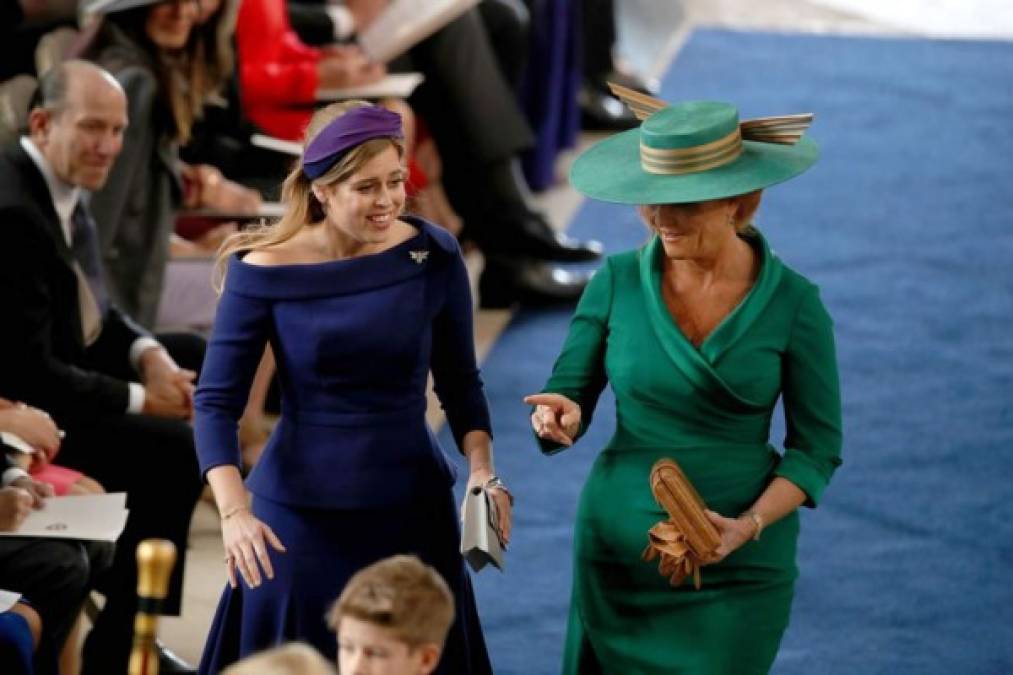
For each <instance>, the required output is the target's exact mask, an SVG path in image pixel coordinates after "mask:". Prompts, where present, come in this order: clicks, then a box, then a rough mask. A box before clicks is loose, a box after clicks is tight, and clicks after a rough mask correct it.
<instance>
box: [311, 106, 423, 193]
mask: <svg viewBox="0 0 1013 675" xmlns="http://www.w3.org/2000/svg"><path fill="white" fill-rule="evenodd" d="M373 138H404V132H402V131H401V116H400V115H398V114H397V113H395V112H391V111H389V110H387V109H386V108H380V107H377V106H373V105H368V106H360V107H358V108H352V109H351V110H349V111H347V112H346V113H344V114H343V115H341V117H338V118H337V119H335V120H332V121H331V123H330V124H328V125H327V126H326V127H324V128H323V129H322V130H321V131H320V133H318V134H317V135H316V137H315V138H314V139H313V140H312V141H310V144H309V145H308V146H306V152H304V153H303V158H302V171H303V173H304V174H306V177H307V178H309V179H310V180H316V179H317V178H319V177H320V176H323V175H324V174H325V173H327V172H328V171H329V170H330V169H331V167H333V166H334V165H335V164H337V163H338V161H339V160H340V159H341V158H342V157H343V156H344V155H345V153H347V152H348V151H349V150H351V149H352V148H354V147H355V146H357V145H361V144H362V143H364V142H366V141H368V140H371V139H373Z"/></svg>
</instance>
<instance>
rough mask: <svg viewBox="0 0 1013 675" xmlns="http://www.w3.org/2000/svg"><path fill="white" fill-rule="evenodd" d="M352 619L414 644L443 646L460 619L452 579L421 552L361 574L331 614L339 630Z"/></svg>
mask: <svg viewBox="0 0 1013 675" xmlns="http://www.w3.org/2000/svg"><path fill="white" fill-rule="evenodd" d="M344 617H350V618H353V619H358V620H359V621H364V622H366V623H370V624H373V625H376V626H380V627H382V628H384V629H386V631H388V633H389V634H390V635H391V636H393V637H394V638H396V639H397V640H398V641H401V642H404V643H405V644H407V645H408V646H409V647H413V648H414V647H418V646H420V645H424V644H434V645H438V646H439V647H441V648H442V646H443V643H444V642H445V641H446V639H447V633H448V631H449V630H450V625H451V624H452V623H453V622H454V598H453V595H451V593H450V589H449V588H447V583H446V582H445V581H444V580H443V578H442V577H441V576H440V575H439V573H438V572H437V571H436V570H434V569H433V568H432V567H429V566H428V565H425V564H423V563H422V561H420V560H419V559H418V558H416V557H415V556H410V555H398V556H394V557H391V558H387V559H385V560H381V561H380V562H377V563H374V564H372V565H370V566H369V567H366V568H365V569H363V570H360V571H359V572H358V573H356V574H355V575H354V576H353V577H352V578H351V579H350V580H349V582H348V584H347V585H346V586H345V590H343V591H342V592H341V596H340V597H339V598H338V600H337V602H335V603H334V606H333V607H332V608H331V610H330V612H329V613H328V615H327V623H328V625H329V626H330V627H331V628H332V629H333V630H335V631H337V630H338V629H339V626H340V624H341V619H343V618H344Z"/></svg>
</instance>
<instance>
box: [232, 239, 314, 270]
mask: <svg viewBox="0 0 1013 675" xmlns="http://www.w3.org/2000/svg"><path fill="white" fill-rule="evenodd" d="M318 258H319V254H318V253H317V252H316V251H314V250H313V249H312V248H311V247H310V246H308V245H307V243H306V242H305V241H304V238H303V237H302V236H300V235H299V234H297V235H296V236H294V237H292V238H291V239H289V240H288V241H283V242H281V243H280V244H274V245H272V246H268V247H266V248H258V249H255V250H253V251H250V252H249V253H247V254H246V255H245V256H243V262H245V263H248V264H250V265H257V266H260V267H272V266H276V265H302V264H305V263H314V262H320V261H319V260H318Z"/></svg>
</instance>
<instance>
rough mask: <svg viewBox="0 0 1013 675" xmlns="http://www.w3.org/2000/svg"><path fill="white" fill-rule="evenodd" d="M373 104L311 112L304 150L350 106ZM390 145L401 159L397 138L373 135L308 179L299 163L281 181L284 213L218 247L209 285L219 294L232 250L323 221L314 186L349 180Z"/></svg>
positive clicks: (273, 241)
mask: <svg viewBox="0 0 1013 675" xmlns="http://www.w3.org/2000/svg"><path fill="white" fill-rule="evenodd" d="M368 105H372V104H371V103H367V102H366V101H357V100H352V101H341V102H339V103H332V104H331V105H329V106H327V107H326V108H321V109H320V110H318V111H317V112H316V113H314V115H313V118H312V119H311V120H310V123H309V125H308V126H307V127H306V134H305V136H304V138H303V152H305V151H306V147H307V146H308V145H309V144H310V143H311V142H312V141H313V139H314V138H316V136H317V134H319V133H320V132H321V131H322V130H323V128H324V127H326V126H327V125H328V124H330V123H331V122H333V121H334V120H336V119H337V118H339V117H341V116H342V115H344V114H345V113H346V112H348V111H349V110H352V109H353V108H361V107H363V106H368ZM391 146H393V147H394V148H395V149H396V150H397V154H398V157H399V158H401V159H404V154H405V148H404V143H403V142H402V141H401V139H399V138H393V137H389V138H374V139H371V140H368V141H365V142H364V143H362V144H360V145H357V146H355V147H354V148H352V149H351V150H350V151H348V152H347V153H346V154H345V155H344V156H343V157H342V158H341V159H340V160H339V161H338V163H337V164H335V165H334V166H333V167H331V168H330V169H329V170H328V171H327V173H325V174H324V175H322V176H320V177H319V178H317V179H316V180H313V181H311V180H310V179H309V178H307V177H306V174H304V173H303V170H302V162H298V163H297V164H296V165H295V166H294V167H293V168H292V170H291V171H290V172H289V174H288V176H287V177H286V178H285V182H284V183H282V188H281V200H282V202H283V203H284V204H285V213H284V214H283V215H282V216H281V218H280V219H279V220H278V221H276V222H274V223H261V224H259V225H254V226H253V227H250V228H247V229H245V230H241V231H240V232H236V233H235V234H233V235H231V236H229V237H228V238H227V239H226V240H225V241H224V242H222V245H221V247H219V249H218V254H217V257H216V260H215V266H214V272H213V275H212V284H213V285H214V288H215V290H216V291H217V292H218V293H219V294H220V293H221V292H222V288H223V287H224V285H225V272H226V268H227V266H228V260H229V257H230V256H232V255H233V254H235V253H248V252H250V251H259V250H263V249H265V248H270V247H272V246H277V245H279V244H282V243H284V242H286V241H288V240H289V239H291V238H292V237H294V236H295V235H296V234H298V233H299V231H300V230H302V229H303V228H304V227H306V226H307V225H315V224H317V223H320V222H322V221H323V220H324V217H325V216H324V209H323V205H322V204H321V203H320V202H319V201H318V200H317V198H316V195H314V194H313V189H312V186H313V185H319V186H327V185H333V184H335V183H341V182H344V181H346V180H348V179H349V178H350V177H351V176H352V175H353V174H354V173H355V172H356V171H358V170H359V169H361V168H362V166H363V165H364V164H365V163H366V162H368V161H369V160H371V159H373V158H374V157H376V156H377V155H379V154H380V153H382V152H383V151H384V150H386V149H387V148H389V147H391Z"/></svg>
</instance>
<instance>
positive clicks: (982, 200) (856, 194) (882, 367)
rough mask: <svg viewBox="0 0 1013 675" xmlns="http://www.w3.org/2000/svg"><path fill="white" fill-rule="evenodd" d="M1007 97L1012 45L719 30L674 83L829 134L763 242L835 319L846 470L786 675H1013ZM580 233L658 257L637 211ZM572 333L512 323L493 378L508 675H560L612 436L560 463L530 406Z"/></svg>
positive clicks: (491, 631)
mask: <svg viewBox="0 0 1013 675" xmlns="http://www.w3.org/2000/svg"><path fill="white" fill-rule="evenodd" d="M1011 83H1013V44H1011V43H1001V42H994V43H985V42H941V41H924V40H881V39H856V38H828V37H799V36H784V35H773V34H752V33H730V32H718V31H706V32H698V33H696V34H695V35H694V36H693V37H692V39H691V40H690V42H689V44H688V45H687V47H686V48H685V49H684V51H683V52H682V53H681V54H680V56H679V58H678V60H677V62H676V63H675V64H674V66H673V68H672V69H671V71H670V72H669V73H668V76H667V77H666V79H665V82H664V87H663V95H664V97H665V98H667V99H669V100H675V99H689V98H716V99H724V100H734V101H737V102H738V103H739V105H740V107H741V111H742V114H743V117H750V116H760V115H772V114H778V113H790V112H801V111H808V110H811V111H815V112H816V114H817V116H816V123H815V125H814V126H813V128H812V130H811V134H812V137H813V138H815V139H816V140H817V141H818V142H819V143H820V144H821V145H822V147H823V152H824V155H823V158H822V160H821V162H820V163H819V164H818V165H817V166H816V167H815V168H814V169H813V170H812V171H810V172H809V173H807V174H806V175H804V176H802V177H801V178H799V179H797V180H795V181H794V182H792V183H791V184H790V185H789V186H782V187H778V188H773V189H771V190H769V191H768V192H767V194H766V196H765V202H764V205H763V206H762V207H761V211H760V216H759V219H758V223H759V225H760V227H761V228H762V229H763V230H764V232H765V233H766V234H767V236H768V238H769V239H770V241H771V243H772V245H773V246H774V248H775V249H776V250H777V251H778V253H779V254H780V255H781V257H782V258H783V259H784V260H786V261H787V262H788V264H789V265H791V266H793V267H794V268H795V269H797V270H799V271H800V272H802V273H803V274H805V275H807V276H808V277H809V278H810V279H812V280H813V281H815V282H816V283H818V284H819V285H820V286H821V287H822V290H823V297H824V300H825V302H826V304H827V306H828V307H829V309H830V312H831V314H832V315H833V316H834V317H835V320H836V332H837V339H838V349H839V358H840V367H841V374H842V382H843V398H844V419H845V439H846V440H845V452H844V459H845V463H844V466H843V468H842V469H841V470H840V471H839V472H838V474H837V477H836V479H835V481H834V482H833V484H832V485H831V486H830V488H829V490H828V492H827V496H826V500H825V502H824V504H823V506H822V507H821V508H820V509H819V510H817V511H813V512H806V513H805V514H804V515H803V534H802V540H801V552H800V566H801V570H802V576H801V579H800V580H799V583H798V586H797V594H796V599H795V605H794V610H793V615H792V622H791V626H790V628H789V631H788V633H787V635H786V637H785V640H784V643H783V645H782V649H781V653H780V655H779V658H778V661H777V663H776V665H775V668H774V672H775V673H799V674H801V673H806V674H810V673H840V674H848V675H851V674H854V673H861V674H863V675H864V674H874V673H883V674H887V673H889V674H891V675H892V674H897V673H917V674H919V675H927V674H928V675H931V674H934V673H953V672H961V673H1009V672H1013V575H1011V573H1010V564H1011V563H1013V490H1011V488H1010V484H1011V481H1013V414H1011V400H1013V335H1011V333H1013V215H1011V207H1013V200H1011V198H1010V193H1011V191H1013V160H1011V158H1013V86H1011ZM571 231H572V232H574V233H576V234H577V235H578V236H584V237H587V236H595V237H598V238H600V239H602V240H604V241H605V242H606V244H607V245H608V247H609V249H610V250H611V251H613V252H615V251H620V250H623V249H628V248H632V247H635V246H637V245H639V244H640V243H641V242H642V241H643V240H644V238H645V233H644V230H643V229H642V227H641V226H639V225H638V224H637V222H636V220H635V217H634V215H633V213H632V211H631V210H630V209H629V208H626V207H615V206H610V205H604V204H597V203H588V204H586V205H585V206H584V207H583V209H582V210H581V211H580V213H579V214H578V216H577V218H576V220H575V222H574V223H573V226H572V228H571ZM568 317H569V312H567V311H542V312H535V311H525V312H522V313H520V314H519V315H518V316H517V318H516V320H515V321H514V322H513V324H512V325H511V327H510V329H509V330H508V331H507V332H506V333H505V335H504V336H503V337H502V339H501V340H500V342H499V343H498V344H497V345H496V347H495V348H494V350H493V352H492V354H491V355H490V357H489V358H488V360H487V362H486V364H485V367H484V375H485V380H486V385H487V390H488V394H489V398H490V401H491V403H492V408H493V412H494V417H495V420H494V422H495V428H496V448H497V463H498V468H499V470H500V472H501V473H502V475H503V476H504V477H505V479H507V480H509V481H510V484H511V485H512V487H513V489H514V490H515V492H516V493H517V497H518V503H517V510H516V518H517V530H516V535H515V543H514V545H513V547H512V549H511V551H510V556H509V561H508V565H509V566H508V569H507V572H506V574H503V575H500V574H499V573H498V572H496V571H489V572H483V573H482V574H481V575H479V576H478V577H477V578H476V586H477V589H478V595H479V602H480V611H481V613H482V617H483V621H484V625H485V629H486V634H487V638H488V642H489V645H490V649H491V652H492V656H493V662H494V664H495V665H496V671H497V673H502V674H504V675H512V674H516V675H521V674H525V675H527V674H532V673H536V674H542V673H545V674H548V673H556V672H558V671H559V663H560V654H561V652H562V644H563V636H564V632H565V623H566V612H567V602H568V596H569V586H570V565H571V551H570V543H571V536H572V531H571V529H572V528H571V523H572V521H573V516H574V512H575V508H576V501H577V495H578V492H579V490H580V486H581V485H582V482H583V479H584V476H585V475H586V473H587V470H588V468H589V466H590V463H591V461H592V460H593V458H594V455H595V453H596V451H597V449H598V448H600V447H601V446H602V445H603V444H604V443H605V441H606V439H607V438H608V436H609V435H610V433H611V429H612V424H613V421H614V417H613V415H612V411H611V408H612V405H611V401H610V400H606V401H603V403H602V405H600V406H599V411H600V412H599V414H598V416H597V418H596V420H595V424H594V426H593V428H592V429H591V431H590V433H589V434H588V436H587V437H586V438H585V439H584V440H583V441H582V442H581V443H579V444H578V446H577V447H575V448H573V449H571V450H570V451H568V452H566V453H564V454H562V455H558V456H555V457H551V458H545V457H542V456H540V455H539V453H538V451H537V449H536V448H535V446H534V444H533V443H532V441H531V438H530V436H529V435H528V426H527V409H526V407H525V406H524V405H523V404H522V403H521V400H520V399H521V397H522V395H524V394H525V393H528V392H533V391H536V390H537V389H538V388H539V387H540V386H541V385H542V384H543V382H544V380H545V378H546V377H547V375H548V373H549V369H550V367H551V363H552V361H553V359H554V358H555V356H556V354H557V352H558V350H559V347H560V345H561V343H562V340H563V338H564V335H565V331H566V326H567V321H568ZM782 434H783V431H782V430H780V429H775V430H774V431H773V432H772V438H773V439H774V443H775V444H779V443H780V440H781V438H782ZM445 440H446V439H445ZM729 648H730V649H734V645H729Z"/></svg>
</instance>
